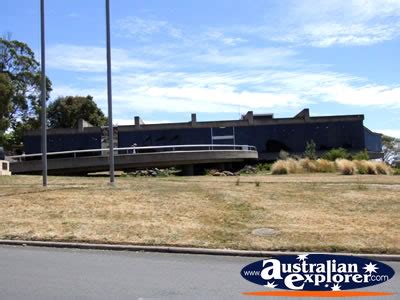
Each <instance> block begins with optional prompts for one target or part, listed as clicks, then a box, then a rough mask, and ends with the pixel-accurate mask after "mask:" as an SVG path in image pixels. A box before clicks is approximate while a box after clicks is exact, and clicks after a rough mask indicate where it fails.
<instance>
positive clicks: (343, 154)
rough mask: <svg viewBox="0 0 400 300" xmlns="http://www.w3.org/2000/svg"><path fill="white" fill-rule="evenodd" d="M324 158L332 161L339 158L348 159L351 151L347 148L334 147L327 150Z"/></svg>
mask: <svg viewBox="0 0 400 300" xmlns="http://www.w3.org/2000/svg"><path fill="white" fill-rule="evenodd" d="M322 158H323V159H326V160H330V161H336V160H337V159H348V158H349V153H348V152H347V150H346V149H343V148H334V149H331V150H329V151H328V152H325V153H324V155H323V156H322Z"/></svg>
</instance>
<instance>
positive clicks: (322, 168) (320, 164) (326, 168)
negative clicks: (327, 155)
mask: <svg viewBox="0 0 400 300" xmlns="http://www.w3.org/2000/svg"><path fill="white" fill-rule="evenodd" d="M316 163H317V168H318V172H322V173H335V172H336V166H335V163H334V162H333V161H329V160H326V159H318V160H317V161H316Z"/></svg>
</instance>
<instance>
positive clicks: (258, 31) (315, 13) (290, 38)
mask: <svg viewBox="0 0 400 300" xmlns="http://www.w3.org/2000/svg"><path fill="white" fill-rule="evenodd" d="M281 5H283V4H281ZM282 11H284V15H283V16H281V17H279V18H277V17H276V16H275V14H276V11H271V15H268V16H266V20H271V21H267V22H266V23H264V24H259V25H252V26H248V25H243V26H240V25H238V26H233V27H232V28H226V29H225V31H227V32H232V31H236V32H239V33H241V34H243V35H244V36H246V35H250V36H251V35H256V36H257V37H259V38H264V39H267V40H272V41H280V42H282V41H283V42H288V43H293V44H296V45H310V46H314V47H330V46H333V45H343V46H352V45H372V44H376V43H380V42H384V41H388V40H393V39H395V38H397V37H398V36H399V35H400V1H398V0H324V1H315V0H290V1H288V2H285V5H284V10H282Z"/></svg>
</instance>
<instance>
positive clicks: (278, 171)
mask: <svg viewBox="0 0 400 300" xmlns="http://www.w3.org/2000/svg"><path fill="white" fill-rule="evenodd" d="M271 172H272V174H274V175H282V174H288V169H287V164H286V161H285V160H278V161H276V162H275V163H274V164H273V165H272V167H271Z"/></svg>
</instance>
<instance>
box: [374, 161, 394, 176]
mask: <svg viewBox="0 0 400 300" xmlns="http://www.w3.org/2000/svg"><path fill="white" fill-rule="evenodd" d="M374 165H375V168H376V171H377V173H378V174H382V175H391V174H393V170H392V168H391V167H390V166H389V165H387V164H386V163H385V162H383V161H375V162H374Z"/></svg>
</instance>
